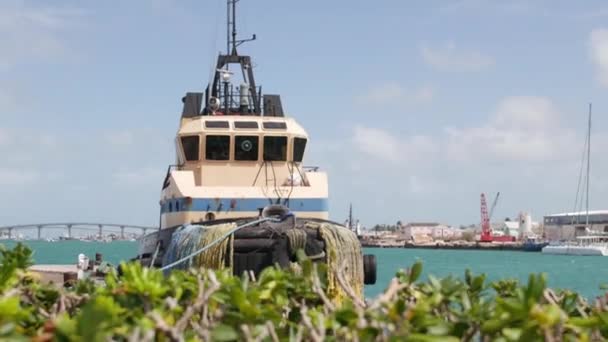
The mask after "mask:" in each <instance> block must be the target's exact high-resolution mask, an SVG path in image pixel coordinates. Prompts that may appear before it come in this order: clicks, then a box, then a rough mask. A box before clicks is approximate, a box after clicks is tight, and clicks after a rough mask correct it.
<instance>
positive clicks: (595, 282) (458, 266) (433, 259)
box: [2, 241, 608, 298]
mask: <svg viewBox="0 0 608 342" xmlns="http://www.w3.org/2000/svg"><path fill="white" fill-rule="evenodd" d="M2 244H4V245H6V246H7V247H12V246H14V245H15V242H12V241H5V242H2ZM25 244H27V245H28V246H30V247H31V248H32V249H33V250H34V261H35V262H36V263H41V264H42V263H44V264H66V263H76V258H77V256H78V254H79V253H85V254H86V255H88V256H89V257H90V258H93V257H94V255H95V252H99V253H102V254H103V255H104V260H107V261H109V262H111V263H113V264H118V263H119V262H120V261H121V260H125V259H129V258H132V257H133V256H135V255H136V253H137V243H136V242H129V241H117V242H111V243H101V242H83V241H58V242H45V241H26V242H25ZM364 252H365V253H366V254H375V255H376V257H377V260H378V282H377V283H376V285H371V286H366V288H365V294H366V296H367V297H373V296H376V295H377V294H378V293H380V292H382V290H384V288H385V287H386V285H387V284H388V282H389V281H390V279H391V278H392V277H393V276H394V274H395V272H396V271H397V270H398V269H401V268H406V267H408V266H410V265H411V264H412V263H414V262H415V261H416V260H421V261H422V262H423V264H424V272H423V276H422V277H423V279H426V277H427V275H428V274H433V275H436V276H439V277H443V276H447V275H455V276H459V277H462V275H463V274H464V270H465V269H467V268H469V269H471V270H472V271H473V272H474V273H485V274H487V275H488V277H489V278H490V279H499V278H517V279H520V280H521V281H527V279H528V275H529V274H530V273H539V272H544V273H546V274H547V276H548V280H549V286H551V287H553V288H569V289H572V290H575V291H577V292H579V293H581V294H582V295H584V296H586V297H588V298H593V297H595V296H597V295H600V294H601V293H602V291H601V290H600V288H599V287H600V285H601V284H608V257H581V256H579V257H575V256H561V255H544V254H541V253H526V252H512V251H459V250H432V249H426V250H425V249H397V248H365V250H364Z"/></svg>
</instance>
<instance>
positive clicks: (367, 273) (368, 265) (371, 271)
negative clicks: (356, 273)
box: [363, 254, 377, 285]
mask: <svg viewBox="0 0 608 342" xmlns="http://www.w3.org/2000/svg"><path fill="white" fill-rule="evenodd" d="M376 277H377V267H376V256H375V255H373V254H365V255H363V283H364V284H365V285H373V284H375V283H376Z"/></svg>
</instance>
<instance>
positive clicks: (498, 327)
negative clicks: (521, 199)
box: [0, 245, 608, 341]
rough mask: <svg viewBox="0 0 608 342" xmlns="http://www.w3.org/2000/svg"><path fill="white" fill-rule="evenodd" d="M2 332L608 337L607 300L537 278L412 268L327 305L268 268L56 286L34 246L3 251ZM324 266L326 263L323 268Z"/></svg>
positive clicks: (37, 336)
mask: <svg viewBox="0 0 608 342" xmlns="http://www.w3.org/2000/svg"><path fill="white" fill-rule="evenodd" d="M0 253H1V255H0V339H9V340H13V341H19V340H34V341H51V340H59V341H71V340H78V341H108V340H119V341H120V340H124V341H126V340H129V341H146V340H148V341H186V340H188V341H196V340H204V341H234V340H256V341H292V340H294V341H299V340H306V341H310V340H312V341H321V340H330V341H331V340H340V341H342V340H349V341H350V340H359V341H389V340H390V341H396V340H409V341H477V340H480V341H488V340H495V341H534V340H546V341H593V340H604V339H606V338H608V309H607V307H606V298H598V299H597V300H596V302H595V303H593V304H592V305H590V304H589V303H587V302H586V301H585V300H583V299H582V298H581V297H580V296H578V295H577V294H576V293H572V292H569V291H553V290H551V289H549V288H547V286H546V280H545V277H544V276H543V275H530V278H529V280H528V283H527V284H519V283H518V282H517V281H515V280H501V281H497V282H492V283H489V282H487V281H486V278H485V275H473V274H471V273H470V272H469V271H467V272H466V273H465V274H464V277H463V278H462V279H460V278H455V277H447V278H443V279H437V278H434V277H429V279H428V281H424V282H423V281H419V280H418V277H419V276H420V274H421V271H422V265H421V264H420V263H416V264H414V265H413V266H412V267H411V268H410V269H408V270H402V271H399V272H398V273H397V274H396V276H395V278H394V279H392V281H391V282H390V284H389V285H388V287H387V289H386V291H385V292H384V293H382V294H381V295H380V296H378V297H377V298H375V299H373V300H371V301H369V302H363V301H361V300H360V299H358V298H356V297H353V298H351V299H349V300H346V301H344V302H342V303H339V304H338V303H334V302H333V301H331V300H330V299H328V298H327V296H326V295H325V292H324V288H325V285H324V284H325V279H324V277H323V276H319V275H322V274H323V273H324V272H317V267H323V266H322V265H315V264H313V263H311V262H310V261H307V260H303V261H302V263H301V272H299V273H298V272H288V271H284V270H281V269H278V268H268V269H266V270H265V271H264V272H262V273H261V274H260V275H259V277H257V279H255V277H253V276H251V275H243V276H242V277H235V276H233V275H231V274H230V273H229V272H228V271H210V270H206V271H200V270H191V271H189V272H183V271H175V272H172V273H171V275H169V276H168V277H165V276H163V274H162V273H161V272H160V271H158V270H154V269H147V268H142V267H141V266H139V265H138V264H136V263H133V264H123V265H122V269H123V274H122V276H120V277H119V276H118V275H117V274H116V273H111V274H110V275H108V276H107V277H106V281H105V285H95V284H94V283H93V282H92V281H90V280H89V281H80V282H78V283H76V284H75V285H74V286H72V287H70V288H59V287H56V286H53V285H46V284H43V283H41V282H40V281H38V280H37V279H36V277H35V275H33V274H31V273H29V272H27V267H28V266H29V265H30V264H31V258H30V257H31V251H30V250H28V249H27V248H25V247H23V246H22V245H18V246H17V247H15V248H14V249H13V250H5V249H1V250H0ZM322 271H324V270H322Z"/></svg>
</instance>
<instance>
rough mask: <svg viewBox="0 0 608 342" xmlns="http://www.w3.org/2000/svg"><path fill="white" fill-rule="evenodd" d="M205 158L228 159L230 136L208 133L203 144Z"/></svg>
mask: <svg viewBox="0 0 608 342" xmlns="http://www.w3.org/2000/svg"><path fill="white" fill-rule="evenodd" d="M205 158H207V160H228V159H230V137H229V136H227V135H208V136H207V140H206V146H205Z"/></svg>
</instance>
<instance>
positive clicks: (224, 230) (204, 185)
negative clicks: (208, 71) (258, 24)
mask: <svg viewBox="0 0 608 342" xmlns="http://www.w3.org/2000/svg"><path fill="white" fill-rule="evenodd" d="M237 2H238V0H227V6H228V8H227V9H228V10H227V13H228V20H227V26H228V32H229V34H228V37H227V43H228V44H227V52H226V54H220V55H219V56H218V58H217V64H216V65H215V68H214V69H215V73H214V77H213V79H212V80H211V81H210V83H209V84H208V86H207V88H206V89H205V91H204V93H202V92H189V93H186V95H185V96H184V97H183V98H182V102H183V110H182V114H181V119H180V123H179V129H178V131H177V136H176V139H175V145H176V164H175V165H171V166H169V168H168V170H167V174H166V177H165V179H164V181H163V183H162V190H161V198H160V227H159V230H158V231H156V232H154V233H152V234H149V235H146V236H145V237H143V238H142V239H141V241H140V248H139V254H138V257H137V259H138V260H140V262H141V263H142V264H144V265H145V266H150V267H158V268H162V269H163V270H165V271H170V270H171V269H175V268H187V267H206V268H226V267H227V268H231V269H232V271H233V273H234V274H235V275H242V274H243V273H244V272H247V273H249V272H253V273H254V274H257V273H259V272H261V271H262V270H263V269H264V268H266V267H269V266H273V265H280V266H281V267H284V268H290V267H294V265H295V262H296V260H297V259H298V257H302V255H305V256H306V257H307V258H310V259H312V260H313V261H318V262H325V263H327V265H328V268H327V269H328V277H327V279H328V293H329V294H330V295H331V296H333V297H334V298H338V299H340V297H343V296H344V295H345V292H344V289H343V288H341V287H340V286H339V285H340V284H338V283H337V280H336V277H337V272H338V271H340V272H343V273H344V274H345V275H346V277H345V278H346V279H347V281H348V283H349V286H350V287H351V288H352V290H354V293H357V294H358V295H361V296H362V295H363V284H373V283H375V280H376V261H375V256H373V255H365V256H364V255H363V254H362V250H361V245H360V243H359V240H358V238H357V236H356V234H355V232H353V231H351V230H349V229H348V228H346V227H344V226H343V225H340V224H338V223H335V222H332V221H329V215H328V195H329V191H328V181H327V174H326V173H325V172H322V171H320V170H319V168H318V167H305V166H304V165H303V160H304V156H305V152H306V147H307V143H308V140H309V137H308V134H307V133H306V131H305V130H304V128H303V127H302V126H300V125H299V124H298V122H297V121H296V120H295V119H293V118H290V117H287V116H285V112H284V110H283V106H282V103H281V97H280V95H277V94H263V93H262V88H261V86H259V85H258V84H257V83H256V80H255V78H254V72H253V71H254V70H253V69H254V68H253V64H252V60H251V57H250V56H245V55H240V54H239V53H238V52H237V47H238V46H240V45H241V44H242V43H244V42H247V41H252V40H255V38H256V36H255V35H253V36H252V38H250V39H242V40H239V39H237V37H236V27H235V25H236V18H235V17H236V3H237ZM235 66H236V68H235ZM231 67H232V69H231ZM233 69H234V70H233ZM238 69H240V71H239V70H238ZM236 78H240V80H239V82H237V81H235V80H234V79H236ZM236 84H238V86H237V85H236ZM299 251H301V252H299ZM302 252H303V254H302ZM342 287H344V286H342Z"/></svg>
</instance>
